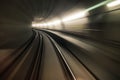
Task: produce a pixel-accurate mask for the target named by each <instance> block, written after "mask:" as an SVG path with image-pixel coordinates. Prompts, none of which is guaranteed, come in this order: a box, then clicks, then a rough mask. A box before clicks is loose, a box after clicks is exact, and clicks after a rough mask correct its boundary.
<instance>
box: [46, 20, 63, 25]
mask: <svg viewBox="0 0 120 80" xmlns="http://www.w3.org/2000/svg"><path fill="white" fill-rule="evenodd" d="M60 23H61V20H54V21H51V22H48V23H47V24H48V25H55V24H60Z"/></svg>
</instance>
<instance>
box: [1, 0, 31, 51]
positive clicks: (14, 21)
mask: <svg viewBox="0 0 120 80" xmlns="http://www.w3.org/2000/svg"><path fill="white" fill-rule="evenodd" d="M22 4H23V0H21V1H20V0H10V1H9V0H2V1H1V2H0V49H1V48H5V49H6V48H8V49H10V48H17V47H19V46H20V45H21V44H23V43H24V42H25V41H27V40H28V39H29V38H30V37H31V35H32V30H31V28H30V26H31V21H32V14H29V11H30V8H28V7H27V6H26V5H22ZM27 8H28V9H27ZM26 10H27V11H26Z"/></svg>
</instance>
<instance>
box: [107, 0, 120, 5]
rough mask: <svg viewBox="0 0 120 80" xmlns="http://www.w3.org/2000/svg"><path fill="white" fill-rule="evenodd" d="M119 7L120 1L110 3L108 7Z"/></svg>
mask: <svg viewBox="0 0 120 80" xmlns="http://www.w3.org/2000/svg"><path fill="white" fill-rule="evenodd" d="M118 5H120V0H115V1H113V2H111V3H108V4H107V7H114V6H118Z"/></svg>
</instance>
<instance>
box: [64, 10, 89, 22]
mask: <svg viewBox="0 0 120 80" xmlns="http://www.w3.org/2000/svg"><path fill="white" fill-rule="evenodd" d="M86 15H87V12H78V13H76V14H73V15H71V16H68V17H66V18H63V19H62V21H64V22H66V21H71V20H74V19H78V18H82V17H85V16H86Z"/></svg>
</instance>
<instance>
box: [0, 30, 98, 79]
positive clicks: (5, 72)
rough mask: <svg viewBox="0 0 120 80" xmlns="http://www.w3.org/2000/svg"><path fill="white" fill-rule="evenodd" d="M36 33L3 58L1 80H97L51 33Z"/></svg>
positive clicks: (0, 64)
mask: <svg viewBox="0 0 120 80" xmlns="http://www.w3.org/2000/svg"><path fill="white" fill-rule="evenodd" d="M33 33H34V34H33V36H32V37H31V38H30V39H29V40H28V41H27V42H25V43H24V44H23V45H22V46H21V47H20V48H18V49H16V50H15V51H14V52H13V53H10V54H8V55H6V57H4V58H3V59H2V60H1V61H0V80H96V78H95V77H94V76H93V75H92V74H91V73H90V72H89V71H87V69H86V68H85V67H84V66H83V65H82V64H81V63H80V62H79V61H78V60H77V59H76V58H75V57H74V56H73V55H72V54H71V53H70V52H69V51H68V50H67V49H64V48H63V47H61V46H60V45H59V44H58V43H57V42H56V41H55V40H54V39H53V38H52V37H50V36H49V35H48V34H46V33H44V32H41V31H38V30H33Z"/></svg>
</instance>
